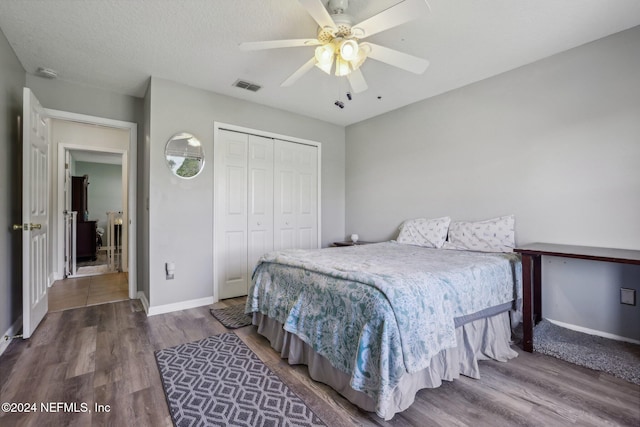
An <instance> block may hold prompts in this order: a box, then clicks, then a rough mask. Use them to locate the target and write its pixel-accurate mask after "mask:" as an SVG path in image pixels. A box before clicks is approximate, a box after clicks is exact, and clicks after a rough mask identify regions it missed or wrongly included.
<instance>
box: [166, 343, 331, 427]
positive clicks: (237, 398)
mask: <svg viewBox="0 0 640 427" xmlns="http://www.w3.org/2000/svg"><path fill="white" fill-rule="evenodd" d="M155 356H156V361H157V363H158V369H159V370H160V377H161V379H162V385H163V387H164V392H165V395H166V397H167V403H168V405H169V412H170V413H171V418H172V419H173V422H174V424H175V425H176V426H178V427H182V426H324V425H325V424H324V423H323V422H322V420H320V418H318V416H317V415H316V414H314V413H313V412H312V411H311V409H309V407H307V405H305V403H304V402H303V401H302V400H301V399H300V398H299V397H298V396H297V395H296V394H295V393H293V392H292V391H291V390H290V389H289V387H287V385H286V384H284V383H283V382H282V381H281V380H280V378H278V376H277V375H275V374H274V373H273V372H271V370H270V369H269V368H268V367H267V366H266V365H265V364H264V363H262V361H261V360H260V359H259V358H258V356H256V355H255V354H254V353H253V352H252V351H251V350H250V349H249V347H247V346H246V344H245V343H243V342H242V340H240V338H238V336H237V335H236V334H234V333H225V334H221V335H215V336H212V337H209V338H205V339H203V340H200V341H196V342H192V343H187V344H182V345H179V346H176V347H172V348H167V349H164V350H159V351H156V352H155Z"/></svg>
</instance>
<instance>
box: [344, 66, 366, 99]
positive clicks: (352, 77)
mask: <svg viewBox="0 0 640 427" xmlns="http://www.w3.org/2000/svg"><path fill="white" fill-rule="evenodd" d="M347 79H348V80H349V84H350V85H351V90H353V93H360V92H364V91H365V90H367V88H368V87H369V86H367V82H366V80H365V79H364V76H363V75H362V71H360V69H359V68H358V69H357V70H353V71H352V72H350V73H349V74H347Z"/></svg>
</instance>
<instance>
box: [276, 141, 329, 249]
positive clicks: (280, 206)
mask: <svg viewBox="0 0 640 427" xmlns="http://www.w3.org/2000/svg"><path fill="white" fill-rule="evenodd" d="M274 158H275V160H274V194H275V201H274V206H275V214H274V220H273V222H274V248H275V249H276V250H280V249H291V248H299V249H311V248H317V247H318V149H317V147H314V146H310V145H305V144H297V143H293V142H288V141H281V140H276V141H275V156H274Z"/></svg>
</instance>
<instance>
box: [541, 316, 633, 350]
mask: <svg viewBox="0 0 640 427" xmlns="http://www.w3.org/2000/svg"><path fill="white" fill-rule="evenodd" d="M545 320H548V321H549V322H551V323H553V324H554V325H558V326H560V327H562V328H566V329H571V330H572V331H576V332H582V333H584V334H589V335H595V336H598V337H602V338H609V339H611V340H616V341H624V342H630V343H632V344H640V340H634V339H633V338H627V337H621V336H620V335H614V334H610V333H608V332H602V331H596V330H595V329H589V328H584V327H582V326H578V325H572V324H570V323H564V322H559V321H557V320H553V319H547V318H545Z"/></svg>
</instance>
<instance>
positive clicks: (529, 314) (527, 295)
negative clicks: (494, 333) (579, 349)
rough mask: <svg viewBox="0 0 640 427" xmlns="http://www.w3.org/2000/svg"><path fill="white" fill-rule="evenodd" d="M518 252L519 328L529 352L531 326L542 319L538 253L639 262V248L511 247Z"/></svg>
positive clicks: (531, 340)
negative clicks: (520, 305) (520, 275)
mask: <svg viewBox="0 0 640 427" xmlns="http://www.w3.org/2000/svg"><path fill="white" fill-rule="evenodd" d="M514 251H515V252H518V253H520V254H522V294H523V295H522V315H523V319H522V329H523V335H524V336H523V341H522V348H523V349H524V351H528V352H532V351H533V327H534V326H535V325H536V324H537V323H538V322H539V321H540V320H542V292H541V278H542V262H541V258H542V255H546V256H555V257H563V258H578V259H586V260H591V261H606V262H614V263H622V264H636V265H640V251H636V250H629V249H613V248H597V247H592V246H573V245H558V244H553V243H532V244H530V245H524V246H521V247H519V248H516V249H514Z"/></svg>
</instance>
